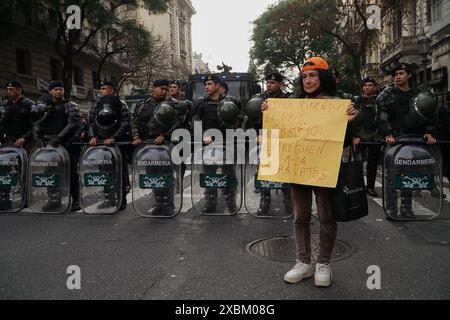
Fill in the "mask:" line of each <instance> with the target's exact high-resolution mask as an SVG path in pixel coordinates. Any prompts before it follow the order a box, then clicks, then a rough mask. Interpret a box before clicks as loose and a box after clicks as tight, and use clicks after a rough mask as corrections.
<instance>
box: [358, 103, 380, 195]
mask: <svg viewBox="0 0 450 320" xmlns="http://www.w3.org/2000/svg"><path fill="white" fill-rule="evenodd" d="M376 98H377V97H376V96H373V97H365V96H362V97H355V105H356V108H357V109H358V111H359V116H358V118H359V121H354V123H355V124H356V125H355V130H354V132H355V137H359V138H360V139H361V142H373V143H380V144H371V145H362V146H361V152H362V154H366V151H367V165H366V172H367V191H368V192H372V195H374V196H376V193H375V190H374V189H375V179H376V176H377V166H378V159H379V157H380V152H381V142H382V141H383V140H382V138H381V135H380V133H379V130H378V125H377V122H376V121H377V104H376ZM355 120H356V119H355Z"/></svg>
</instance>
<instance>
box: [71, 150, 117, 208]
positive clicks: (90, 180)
mask: <svg viewBox="0 0 450 320" xmlns="http://www.w3.org/2000/svg"><path fill="white" fill-rule="evenodd" d="M80 188H81V189H80V206H81V209H82V210H83V211H84V212H85V213H87V214H113V213H116V212H117V211H118V210H119V208H120V205H121V202H122V156H121V153H120V150H119V148H118V147H117V146H93V147H87V148H86V149H84V151H83V152H82V153H81V157H80Z"/></svg>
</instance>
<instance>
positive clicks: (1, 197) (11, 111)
mask: <svg viewBox="0 0 450 320" xmlns="http://www.w3.org/2000/svg"><path fill="white" fill-rule="evenodd" d="M33 105H34V102H33V101H31V100H30V99H27V98H25V97H21V98H20V99H19V100H18V101H17V102H13V101H12V100H11V99H8V100H6V101H3V103H1V107H0V108H1V109H2V110H1V113H0V143H1V144H8V145H14V143H15V142H16V141H17V140H18V139H20V138H24V139H25V144H24V149H25V150H27V151H28V152H29V151H31V148H32V138H33V134H32V130H31V119H30V111H31V107H32V106H33ZM10 194H11V186H7V185H2V186H0V207H1V208H2V209H9V208H11V201H10Z"/></svg>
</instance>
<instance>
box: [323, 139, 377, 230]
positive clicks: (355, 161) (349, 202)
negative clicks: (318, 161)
mask: <svg viewBox="0 0 450 320" xmlns="http://www.w3.org/2000/svg"><path fill="white" fill-rule="evenodd" d="M349 154H350V155H349V157H348V159H345V158H344V157H342V159H341V167H340V169H339V177H338V182H337V185H336V189H334V190H333V192H332V200H331V203H332V207H333V215H334V217H335V219H336V221H339V222H347V221H352V220H356V219H359V218H362V217H365V216H367V215H368V214H369V208H368V205H367V194H366V188H365V184H364V172H363V162H362V159H361V155H360V154H359V152H357V151H355V150H354V149H353V147H352V146H350V152H349Z"/></svg>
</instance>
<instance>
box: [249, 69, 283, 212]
mask: <svg viewBox="0 0 450 320" xmlns="http://www.w3.org/2000/svg"><path fill="white" fill-rule="evenodd" d="M266 87H267V89H266V91H264V92H263V93H262V94H260V95H256V97H255V98H253V99H251V100H249V102H248V103H247V106H246V108H245V111H246V118H245V125H244V127H245V129H254V130H256V131H257V132H259V130H261V129H262V112H261V105H262V101H261V100H260V99H262V100H266V99H268V98H279V99H286V98H288V97H289V96H288V95H287V94H286V93H284V92H283V90H282V88H283V76H282V75H281V73H279V72H273V73H269V74H267V75H266ZM282 192H283V197H284V206H285V209H286V213H288V214H290V213H291V212H292V200H291V191H290V189H289V188H284V189H282ZM260 193H261V199H260V203H259V208H258V211H257V214H259V215H267V214H268V212H269V211H270V202H271V197H270V189H262V190H261V192H260Z"/></svg>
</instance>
